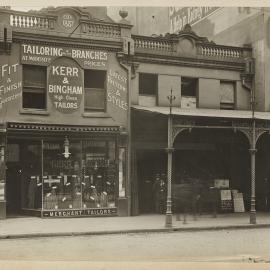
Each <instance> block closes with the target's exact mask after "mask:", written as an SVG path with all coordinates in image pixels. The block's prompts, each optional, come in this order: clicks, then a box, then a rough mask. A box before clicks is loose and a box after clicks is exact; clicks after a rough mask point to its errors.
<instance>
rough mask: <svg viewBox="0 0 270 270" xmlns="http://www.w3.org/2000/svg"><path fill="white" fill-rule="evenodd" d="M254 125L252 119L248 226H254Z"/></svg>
mask: <svg viewBox="0 0 270 270" xmlns="http://www.w3.org/2000/svg"><path fill="white" fill-rule="evenodd" d="M255 129H256V125H255V119H254V117H253V119H252V139H251V149H249V152H250V163H251V164H250V165H251V199H250V216H249V222H250V224H256V195H255V194H256V193H255V192H256V189H255V188H256V185H255V181H256V174H255V172H256V170H255V162H256V160H255V155H256V133H255Z"/></svg>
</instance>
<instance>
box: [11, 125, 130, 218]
mask: <svg viewBox="0 0 270 270" xmlns="http://www.w3.org/2000/svg"><path fill="white" fill-rule="evenodd" d="M106 130H112V131H113V133H114V134H113V133H112V134H111V135H104V134H99V135H96V134H91V133H88V134H80V135H79V134H76V135H75V134H70V133H68V132H67V133H62V134H61V135H59V134H51V136H50V133H48V134H47V133H44V134H43V136H38V137H36V136H33V135H32V136H14V135H10V136H8V140H7V161H6V166H7V171H6V178H7V180H6V197H7V198H6V199H7V215H18V214H30V215H37V216H42V217H72V216H108V215H109V216H112V215H118V214H119V211H118V210H117V207H118V200H119V197H124V196H125V185H126V178H125V176H126V172H125V166H126V161H125V155H126V152H125V147H119V143H118V141H119V140H118V136H117V133H118V128H117V127H111V128H106Z"/></svg>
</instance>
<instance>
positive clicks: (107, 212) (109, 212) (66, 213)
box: [42, 208, 117, 218]
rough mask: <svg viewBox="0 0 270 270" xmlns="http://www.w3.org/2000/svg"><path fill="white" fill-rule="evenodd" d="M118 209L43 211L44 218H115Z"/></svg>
mask: <svg viewBox="0 0 270 270" xmlns="http://www.w3.org/2000/svg"><path fill="white" fill-rule="evenodd" d="M115 215H117V208H91V209H78V210H76V209H74V210H72V209H68V210H48V211H42V216H43V217H49V218H50V217H83V216H115Z"/></svg>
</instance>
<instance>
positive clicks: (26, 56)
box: [21, 44, 108, 68]
mask: <svg viewBox="0 0 270 270" xmlns="http://www.w3.org/2000/svg"><path fill="white" fill-rule="evenodd" d="M60 56H67V57H70V58H73V59H75V60H76V61H77V62H78V63H79V64H80V65H81V67H83V68H106V67H107V63H108V53H107V52H106V51H97V50H92V49H89V50H88V49H79V48H69V47H58V46H47V45H34V44H22V45H21V62H22V64H32V65H43V66H48V65H49V64H50V63H52V62H53V60H55V59H56V58H57V57H60Z"/></svg>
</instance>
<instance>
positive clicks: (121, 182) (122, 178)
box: [118, 148, 126, 197]
mask: <svg viewBox="0 0 270 270" xmlns="http://www.w3.org/2000/svg"><path fill="white" fill-rule="evenodd" d="M125 161H126V153H125V148H120V149H119V164H118V166H119V168H118V169H119V197H125V196H126V177H125V176H126V170H125V168H126V162H125Z"/></svg>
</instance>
